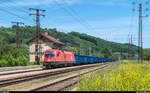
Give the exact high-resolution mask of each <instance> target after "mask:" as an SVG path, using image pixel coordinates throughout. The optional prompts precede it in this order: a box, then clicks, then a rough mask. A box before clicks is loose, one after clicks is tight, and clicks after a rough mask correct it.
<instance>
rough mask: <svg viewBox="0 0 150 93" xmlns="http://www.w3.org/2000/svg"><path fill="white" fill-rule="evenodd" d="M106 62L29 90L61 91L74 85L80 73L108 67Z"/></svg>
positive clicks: (83, 73)
mask: <svg viewBox="0 0 150 93" xmlns="http://www.w3.org/2000/svg"><path fill="white" fill-rule="evenodd" d="M108 66H109V65H108V64H105V65H102V66H100V67H97V68H95V69H92V70H90V71H82V72H81V73H80V74H77V73H76V74H73V75H71V76H68V77H63V78H61V79H56V80H54V81H52V82H50V83H47V84H45V85H42V86H39V87H37V88H33V89H30V90H29V91H63V90H64V89H66V88H68V87H71V86H72V85H75V84H76V83H77V81H78V77H79V76H80V75H85V74H88V73H90V72H94V71H97V70H100V69H103V68H105V67H108Z"/></svg>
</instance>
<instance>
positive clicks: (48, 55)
mask: <svg viewBox="0 0 150 93" xmlns="http://www.w3.org/2000/svg"><path fill="white" fill-rule="evenodd" d="M54 55H55V52H46V55H45V56H46V58H52V57H54Z"/></svg>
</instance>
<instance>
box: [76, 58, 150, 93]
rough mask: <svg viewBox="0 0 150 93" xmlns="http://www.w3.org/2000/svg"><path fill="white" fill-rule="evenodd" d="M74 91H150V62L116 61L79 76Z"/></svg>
mask: <svg viewBox="0 0 150 93" xmlns="http://www.w3.org/2000/svg"><path fill="white" fill-rule="evenodd" d="M135 63H136V64H135ZM76 91H150V64H149V62H144V64H137V62H136V61H128V60H126V61H124V62H122V63H117V64H116V65H113V66H112V67H110V68H107V69H104V70H100V71H98V72H96V73H91V74H89V75H86V76H82V77H80V80H79V81H78V84H77V90H76Z"/></svg>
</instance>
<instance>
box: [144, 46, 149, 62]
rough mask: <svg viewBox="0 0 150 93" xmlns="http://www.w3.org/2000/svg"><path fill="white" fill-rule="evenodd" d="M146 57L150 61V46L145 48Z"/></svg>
mask: <svg viewBox="0 0 150 93" xmlns="http://www.w3.org/2000/svg"><path fill="white" fill-rule="evenodd" d="M144 59H145V60H148V61H150V48H146V49H144Z"/></svg>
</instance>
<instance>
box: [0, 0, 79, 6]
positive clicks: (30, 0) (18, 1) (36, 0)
mask: <svg viewBox="0 0 150 93" xmlns="http://www.w3.org/2000/svg"><path fill="white" fill-rule="evenodd" d="M79 1H80V0H14V1H13V2H6V3H1V4H0V6H10V7H18V6H39V5H50V4H54V3H56V2H57V3H59V4H62V3H64V2H66V3H67V4H68V5H72V4H75V3H77V2H79Z"/></svg>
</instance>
